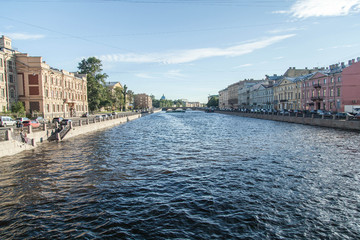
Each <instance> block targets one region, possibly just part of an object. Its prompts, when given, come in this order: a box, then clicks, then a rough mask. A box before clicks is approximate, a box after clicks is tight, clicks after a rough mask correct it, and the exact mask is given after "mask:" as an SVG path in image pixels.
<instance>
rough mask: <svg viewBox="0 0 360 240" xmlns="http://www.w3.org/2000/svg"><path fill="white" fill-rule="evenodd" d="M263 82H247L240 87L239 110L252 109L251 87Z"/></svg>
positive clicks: (251, 80)
mask: <svg viewBox="0 0 360 240" xmlns="http://www.w3.org/2000/svg"><path fill="white" fill-rule="evenodd" d="M261 81H263V80H253V79H250V80H247V79H245V80H244V81H242V82H241V85H240V86H239V91H238V105H239V108H246V109H250V108H251V107H252V104H253V103H252V102H250V98H251V87H252V86H254V85H256V84H258V83H259V82H261Z"/></svg>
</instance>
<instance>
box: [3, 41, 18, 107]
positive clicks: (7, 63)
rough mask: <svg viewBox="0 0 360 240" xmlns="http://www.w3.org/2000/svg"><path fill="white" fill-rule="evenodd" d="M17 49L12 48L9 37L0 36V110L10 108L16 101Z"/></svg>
mask: <svg viewBox="0 0 360 240" xmlns="http://www.w3.org/2000/svg"><path fill="white" fill-rule="evenodd" d="M16 53H17V51H15V50H13V49H12V46H11V39H10V38H8V37H5V36H2V37H1V38H0V111H2V112H6V111H10V110H11V106H12V104H13V103H15V102H16V101H17V85H16V64H15V61H16V58H15V54H16Z"/></svg>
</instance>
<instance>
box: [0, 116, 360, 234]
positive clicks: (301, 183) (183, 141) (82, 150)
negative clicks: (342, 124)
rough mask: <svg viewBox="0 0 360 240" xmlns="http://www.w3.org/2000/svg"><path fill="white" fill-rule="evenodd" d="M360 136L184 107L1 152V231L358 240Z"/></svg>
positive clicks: (2, 232) (6, 232) (359, 229)
mask: <svg viewBox="0 0 360 240" xmlns="http://www.w3.org/2000/svg"><path fill="white" fill-rule="evenodd" d="M359 142H360V134H359V133H358V132H349V131H341V130H334V129H328V128H319V127H312V126H304V125H296V124H290V123H282V122H274V121H266V120H260V119H250V118H242V117H237V116H230V115H222V114H216V113H215V114H214V113H203V112H197V111H192V112H186V113H158V114H152V115H149V116H146V117H143V118H140V119H137V120H135V121H132V122H129V123H127V124H124V125H120V126H117V127H114V128H112V129H108V130H105V131H102V132H96V133H92V134H88V135H84V136H81V137H77V138H74V139H69V140H66V141H63V142H61V143H59V144H53V143H51V144H44V145H43V146H41V147H39V148H37V149H36V150H35V151H33V152H32V151H30V152H25V153H21V154H18V155H15V156H11V157H5V158H2V159H1V161H0V239H359V236H360V181H359V180H360V151H359Z"/></svg>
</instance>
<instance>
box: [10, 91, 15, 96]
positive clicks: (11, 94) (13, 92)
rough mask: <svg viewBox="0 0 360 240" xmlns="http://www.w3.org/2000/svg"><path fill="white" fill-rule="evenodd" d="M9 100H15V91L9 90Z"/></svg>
mask: <svg viewBox="0 0 360 240" xmlns="http://www.w3.org/2000/svg"><path fill="white" fill-rule="evenodd" d="M10 98H15V90H14V89H11V90H10Z"/></svg>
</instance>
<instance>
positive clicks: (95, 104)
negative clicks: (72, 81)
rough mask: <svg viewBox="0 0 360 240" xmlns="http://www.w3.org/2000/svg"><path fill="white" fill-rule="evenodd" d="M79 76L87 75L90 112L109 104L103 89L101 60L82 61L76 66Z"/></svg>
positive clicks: (104, 77) (106, 92)
mask: <svg viewBox="0 0 360 240" xmlns="http://www.w3.org/2000/svg"><path fill="white" fill-rule="evenodd" d="M78 69H79V73H80V74H87V91H88V103H89V109H90V110H91V111H94V110H98V109H100V108H101V107H106V106H108V105H109V104H111V101H110V99H109V94H108V91H107V89H106V87H105V80H106V79H107V78H108V75H107V74H106V73H102V64H101V60H100V59H97V58H96V57H89V58H88V59H83V60H81V62H80V63H79V65H78Z"/></svg>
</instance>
